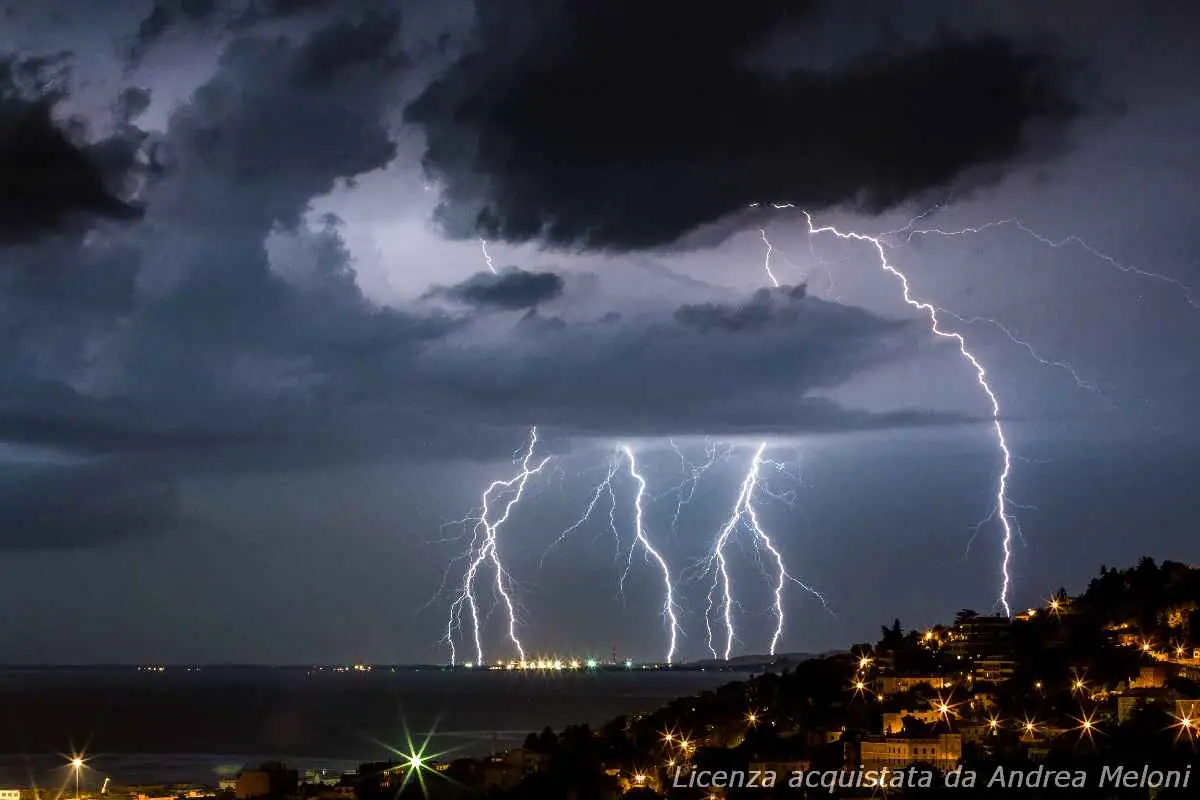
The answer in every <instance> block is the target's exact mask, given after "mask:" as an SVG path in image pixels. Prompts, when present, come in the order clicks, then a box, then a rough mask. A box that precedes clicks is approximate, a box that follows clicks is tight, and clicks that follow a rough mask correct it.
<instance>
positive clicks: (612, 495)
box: [538, 458, 621, 567]
mask: <svg viewBox="0 0 1200 800" xmlns="http://www.w3.org/2000/svg"><path fill="white" fill-rule="evenodd" d="M620 467H621V465H620V462H619V461H618V459H616V458H613V459H612V460H610V461H609V462H608V473H607V474H606V475H605V476H604V480H602V481H600V483H598V484H596V486H595V488H593V490H592V497H591V500H589V501H588V504H587V506H586V507H585V508H584V509H583V514H582V515H581V516H580V517H579V519H577V520H575V522H574V523H573V524H571V525H570V527H568V528H566V529H565V530H563V532H562V533H560V534H559V535H558V538H557V539H555V540H554V541H553V542H551V543H550V546H549V547H547V548H546V550H545V552H543V553H542V558H541V560H540V561H539V562H538V566H539V567H540V566H543V565H544V564H545V563H546V556H548V555H550V551H551V550H553V549H554V548H556V547H558V546H559V545H560V544H562V543H563V542H565V541H566V540H567V538H568V537H569V536H570V535H571V534H572V533H574V532H575V531H577V530H579V529H580V528H582V527H583V526H584V525H585V524H586V523H587V521H588V520H590V519H591V518H592V513H593V512H594V511H595V510H596V506H597V504H599V502H600V498H601V497H603V496H605V495H607V496H608V528H609V530H610V531H612V535H613V538H614V539H616V542H617V555H618V556H619V555H620V553H621V533H620V531H618V530H617V494H616V492H614V491H613V478H615V477H616V476H617V471H618V470H619V469H620Z"/></svg>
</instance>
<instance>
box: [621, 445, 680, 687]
mask: <svg viewBox="0 0 1200 800" xmlns="http://www.w3.org/2000/svg"><path fill="white" fill-rule="evenodd" d="M621 451H622V452H623V453H624V454H625V458H626V459H628V461H629V476H630V477H631V478H633V480H634V481H635V482H636V483H637V493H636V494H635V495H634V500H633V532H634V539H635V540H636V541H637V543H638V544H640V545H641V546H642V550H643V551H644V553H645V555H646V558H647V559H652V560H653V561H654V562H655V563H656V564H658V568H659V570H660V571H661V572H662V578H663V620H664V621H665V622H666V623H667V627H668V628H669V636H670V641H669V645H668V647H667V657H666V662H667V664H672V663H674V660H675V647H676V645H677V643H678V637H679V616H678V614H677V613H676V606H675V585H674V583H675V581H674V579H673V578H672V577H671V569H670V567H668V566H667V561H666V559H664V558H663V557H662V555H661V554H660V553H659V552H658V551H657V550H655V549H654V545H652V544H651V543H650V539H649V537H647V536H646V525H645V520H644V508H643V505H644V499H645V496H646V479H645V478H644V477H642V474H641V473H640V472H639V471H638V466H637V457H636V456H635V455H634V453H633V448H632V447H630V446H628V445H625V446H623V447H622V448H621ZM632 556H633V548H630V558H632ZM626 572H628V568H626ZM621 580H622V581H624V576H622V578H621Z"/></svg>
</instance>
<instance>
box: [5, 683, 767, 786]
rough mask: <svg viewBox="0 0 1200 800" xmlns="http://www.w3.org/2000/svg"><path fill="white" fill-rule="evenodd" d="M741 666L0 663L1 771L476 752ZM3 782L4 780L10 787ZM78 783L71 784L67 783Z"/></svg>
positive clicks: (197, 777) (313, 762)
mask: <svg viewBox="0 0 1200 800" xmlns="http://www.w3.org/2000/svg"><path fill="white" fill-rule="evenodd" d="M745 677H747V676H746V675H744V674H737V673H729V672H642V671H637V670H634V671H631V672H595V673H588V672H581V673H508V672H466V671H455V672H447V671H441V670H428V671H421V672H394V673H393V672H390V671H381V670H375V671H372V672H369V673H354V672H349V673H344V672H343V673H334V672H328V671H325V672H312V673H309V672H305V671H301V670H297V671H284V670H278V671H270V670H244V671H239V670H200V671H198V672H186V671H184V670H168V671H166V672H162V673H151V672H137V671H134V670H129V671H109V672H99V671H66V670H55V671H48V672H38V671H23V672H6V673H0V715H2V716H0V781H2V782H3V785H4V786H8V787H15V786H23V785H29V784H30V782H31V780H32V781H36V782H37V783H38V784H39V785H61V784H62V783H63V782H64V781H67V780H68V779H69V777H70V776H69V775H68V773H67V771H66V770H64V769H63V768H62V764H63V761H64V759H63V757H62V755H60V754H67V753H70V752H72V751H74V750H86V752H87V753H88V754H89V757H90V760H89V767H88V769H87V770H85V776H84V782H85V786H86V785H87V784H90V783H96V784H98V783H99V782H100V781H102V780H103V779H104V777H105V776H109V777H111V778H112V781H113V783H114V784H116V785H123V784H127V783H137V782H148V781H154V780H170V781H198V782H203V783H210V784H213V783H215V782H216V779H217V777H218V775H219V774H221V773H227V772H236V771H237V769H238V768H240V767H241V766H243V765H245V764H254V763H257V762H258V761H259V760H262V759H267V758H282V759H284V760H286V761H288V762H289V763H290V764H291V765H293V766H295V767H298V768H299V769H301V770H304V769H307V768H318V767H322V768H327V769H332V770H345V769H350V768H353V767H354V766H356V765H357V764H358V763H359V762H360V761H365V760H382V759H385V758H387V756H388V750H387V745H393V746H399V745H401V744H403V742H404V741H405V734H406V731H407V732H408V734H410V735H412V736H413V737H414V739H416V740H424V739H425V738H426V737H430V745H431V749H433V750H435V751H444V750H453V751H454V752H456V753H464V754H480V753H483V752H487V751H488V750H489V749H491V748H492V747H493V746H496V747H499V748H501V749H502V748H504V747H508V746H512V745H514V744H519V743H520V742H521V741H522V740H523V739H524V738H525V736H526V734H528V733H529V732H530V731H534V730H540V729H541V728H543V727H545V726H546V725H549V726H551V727H552V728H555V729H560V728H562V727H564V726H565V725H568V724H572V723H579V722H587V723H590V724H592V725H599V724H601V723H603V722H605V721H606V720H608V719H611V718H612V717H614V716H617V715H620V714H627V713H634V712H639V711H651V710H653V709H655V708H657V707H658V706H660V705H662V704H663V703H664V702H666V701H667V700H670V699H673V698H675V697H680V696H683V695H689V694H696V693H698V692H700V691H703V690H704V689H711V688H713V687H716V686H719V685H721V684H723V683H728V682H729V681H732V680H741V679H744V678H745ZM0 788H3V787H0ZM70 788H71V789H72V790H73V789H74V786H73V784H72V785H71V787H70Z"/></svg>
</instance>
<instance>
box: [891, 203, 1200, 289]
mask: <svg viewBox="0 0 1200 800" xmlns="http://www.w3.org/2000/svg"><path fill="white" fill-rule="evenodd" d="M931 212H932V210H931V211H927V212H926V213H925V214H922V215H921V216H919V217H916V218H914V219H913V220H911V221H910V222H909V223H908V225H906V226H904V227H903V228H900V229H899V230H895V231H888V233H887V234H884V236H889V235H899V234H904V235H905V241H908V242H911V241H912V240H913V237H916V236H946V237H960V236H966V235H968V234H976V233H982V232H983V231H986V230H990V229H992V228H1001V227H1012V228H1016V229H1017V230H1019V231H1021V232H1022V233H1024V234H1025V235H1026V236H1029V237H1030V238H1032V239H1034V240H1036V241H1038V242H1041V243H1042V244H1044V245H1046V246H1047V247H1053V248H1055V249H1059V248H1063V247H1066V246H1067V245H1069V244H1074V245H1076V246H1077V247H1079V248H1080V249H1081V250H1083V251H1084V252H1086V253H1088V254H1089V255H1091V256H1093V257H1094V258H1097V259H1099V260H1101V261H1104V262H1106V263H1108V264H1109V265H1110V266H1112V267H1115V268H1116V269H1118V270H1120V271H1121V272H1124V273H1125V274H1127V275H1137V276H1139V277H1142V278H1147V279H1149V280H1152V281H1158V282H1159V283H1165V284H1169V285H1171V286H1174V287H1175V288H1176V289H1177V290H1179V292H1180V293H1181V295H1182V296H1183V300H1184V302H1185V303H1187V304H1188V305H1189V306H1191V307H1192V308H1193V309H1194V310H1196V311H1200V300H1197V299H1196V294H1195V290H1194V289H1192V287H1190V286H1188V285H1187V284H1186V283H1184V282H1183V281H1181V280H1179V279H1177V278H1172V277H1171V276H1170V275H1164V274H1162V273H1161V272H1150V271H1148V270H1144V269H1141V268H1139V267H1135V266H1133V265H1131V264H1126V263H1124V262H1123V261H1119V260H1118V259H1116V258H1114V257H1113V256H1111V255H1109V254H1108V253H1105V252H1104V251H1102V250H1099V249H1097V248H1096V247H1093V246H1092V245H1091V244H1089V243H1088V242H1087V241H1086V240H1084V239H1083V238H1082V237H1079V236H1076V235H1075V234H1071V235H1070V236H1065V237H1063V238H1061V239H1052V238H1050V237H1049V236H1046V235H1045V234H1043V233H1039V232H1038V231H1036V230H1034V229H1033V228H1030V227H1029V226H1028V225H1026V224H1025V223H1024V222H1022V221H1021V220H1020V219H1017V218H1016V217H1009V218H1007V219H998V220H993V221H991V222H985V223H983V224H982V225H974V226H968V227H964V228H958V229H956V230H943V229H941V228H915V227H913V226H914V225H915V224H916V222H917V221H919V220H920V219H922V218H923V217H925V216H928V214H930V213H931ZM880 238H882V237H880Z"/></svg>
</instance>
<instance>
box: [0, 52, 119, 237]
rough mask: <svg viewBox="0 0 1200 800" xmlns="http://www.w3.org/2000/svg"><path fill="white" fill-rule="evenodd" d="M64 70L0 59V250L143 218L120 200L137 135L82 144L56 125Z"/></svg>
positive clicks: (58, 63) (54, 63)
mask: <svg viewBox="0 0 1200 800" xmlns="http://www.w3.org/2000/svg"><path fill="white" fill-rule="evenodd" d="M63 63H64V62H63V60H62V59H61V58H57V59H17V58H15V57H12V56H7V57H4V56H0V245H11V244H19V243H26V242H32V241H36V240H38V239H40V238H42V237H44V236H46V235H48V234H50V233H54V232H58V231H61V230H63V229H64V227H65V226H68V225H74V224H75V223H79V222H81V221H82V222H86V221H87V220H89V219H94V218H106V219H114V220H131V219H137V218H138V217H140V216H141V214H142V209H141V208H139V207H138V206H136V205H133V204H130V203H128V202H126V201H124V200H122V199H121V198H120V197H119V196H118V193H117V190H118V189H119V188H120V186H121V184H122V181H123V180H124V178H125V177H126V175H127V174H128V173H129V171H130V170H131V169H132V168H133V166H134V159H135V155H136V152H137V149H138V147H139V145H140V140H139V139H138V137H137V136H136V134H134V135H133V136H130V135H125V136H123V137H118V138H109V139H106V140H104V141H101V142H97V143H95V144H90V145H84V144H80V143H79V142H77V141H75V140H74V139H73V138H72V136H71V135H70V133H69V132H68V131H67V130H64V129H63V128H62V127H61V126H60V125H59V124H58V123H57V122H56V121H55V119H54V117H53V114H54V111H55V109H56V106H57V105H58V104H59V102H60V101H61V100H62V99H63V98H64V97H65V89H64V88H63V84H62V83H61V80H62V76H61V72H60V71H59V68H61V67H62V65H63ZM126 133H127V134H128V132H126Z"/></svg>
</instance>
